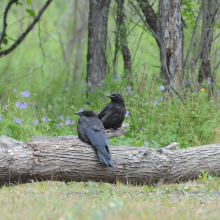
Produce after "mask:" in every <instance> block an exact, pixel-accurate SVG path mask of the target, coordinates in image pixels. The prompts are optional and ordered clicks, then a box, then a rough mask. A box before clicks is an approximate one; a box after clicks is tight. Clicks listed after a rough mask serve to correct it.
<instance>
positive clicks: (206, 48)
mask: <svg viewBox="0 0 220 220" xmlns="http://www.w3.org/2000/svg"><path fill="white" fill-rule="evenodd" d="M218 7H219V6H218V5H217V0H207V1H205V10H204V11H203V13H204V15H205V16H203V30H202V35H203V36H204V40H203V44H202V52H201V55H200V59H201V65H200V68H199V75H198V82H199V83H202V82H203V79H205V78H208V77H210V78H211V79H212V80H213V77H212V72H211V61H210V51H211V47H212V40H213V27H214V24H215V15H216V14H217V10H218ZM212 80H211V81H212Z"/></svg>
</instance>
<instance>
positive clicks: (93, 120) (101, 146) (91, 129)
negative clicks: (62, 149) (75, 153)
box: [74, 110, 115, 167]
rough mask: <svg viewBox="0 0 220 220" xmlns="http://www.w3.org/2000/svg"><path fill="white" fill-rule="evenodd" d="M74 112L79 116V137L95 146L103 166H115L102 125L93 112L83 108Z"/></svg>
mask: <svg viewBox="0 0 220 220" xmlns="http://www.w3.org/2000/svg"><path fill="white" fill-rule="evenodd" d="M74 114H76V115H79V116H80V119H79V122H78V125H77V133H78V137H79V139H80V140H82V141H83V142H85V143H91V144H92V146H94V147H95V149H96V151H97V153H98V156H99V160H100V161H101V163H102V164H103V165H104V166H109V167H115V165H114V163H113V161H112V158H111V154H110V150H109V145H108V141H107V138H106V135H105V130H104V126H103V124H102V122H101V121H100V120H99V119H98V116H97V115H96V114H95V112H93V111H90V110H85V111H83V112H75V113H74Z"/></svg>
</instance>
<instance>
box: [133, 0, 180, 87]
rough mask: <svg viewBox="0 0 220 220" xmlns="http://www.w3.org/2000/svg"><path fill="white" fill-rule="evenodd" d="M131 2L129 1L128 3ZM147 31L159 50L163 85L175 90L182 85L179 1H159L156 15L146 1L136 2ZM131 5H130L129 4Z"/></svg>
mask: <svg viewBox="0 0 220 220" xmlns="http://www.w3.org/2000/svg"><path fill="white" fill-rule="evenodd" d="M130 2H131V1H130ZM138 2H139V4H140V8H141V10H142V12H143V14H144V16H145V21H146V23H147V24H148V26H149V27H148V29H149V31H151V33H152V35H153V36H154V38H155V40H156V42H157V45H158V47H159V50H160V61H161V72H160V75H161V77H162V78H163V80H164V83H163V84H164V85H167V86H168V85H170V86H171V88H173V89H177V88H178V86H179V85H178V84H179V83H181V84H182V80H181V77H180V75H181V72H182V66H183V49H184V34H183V27H182V21H181V12H180V1H179V0H172V1H170V0H160V1H159V7H158V9H159V10H158V14H156V13H155V12H154V10H153V7H152V5H150V4H149V1H148V0H138ZM131 4H132V3H131Z"/></svg>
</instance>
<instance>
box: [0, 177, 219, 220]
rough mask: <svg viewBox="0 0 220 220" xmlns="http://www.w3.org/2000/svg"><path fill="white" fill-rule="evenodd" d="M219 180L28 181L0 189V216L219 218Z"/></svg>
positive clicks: (20, 217) (41, 217)
mask: <svg viewBox="0 0 220 220" xmlns="http://www.w3.org/2000/svg"><path fill="white" fill-rule="evenodd" d="M219 181H220V178H216V177H209V176H203V177H201V178H200V179H199V180H197V181H190V182H188V183H184V184H172V185H162V186H159V187H156V188H154V187H151V188H149V187H147V186H134V185H124V184H121V183H118V184H116V185H111V184H108V183H92V182H88V183H82V182H81V183H76V182H71V183H64V182H55V181H47V182H32V183H29V184H23V185H17V186H11V187H2V188H1V189H0V212H1V215H0V219H22V220H23V219H47V220H52V219H53V220H54V219H60V220H61V219H70V220H72V219H169V220H170V219H199V220H201V219H219V214H220V210H219V200H220V193H219V190H220V187H219V186H220V184H219Z"/></svg>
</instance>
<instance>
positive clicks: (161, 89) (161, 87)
mask: <svg viewBox="0 0 220 220" xmlns="http://www.w3.org/2000/svg"><path fill="white" fill-rule="evenodd" d="M164 89H165V87H164V86H163V85H161V86H160V87H158V88H157V90H160V91H162V92H163V91H164Z"/></svg>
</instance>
